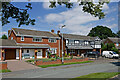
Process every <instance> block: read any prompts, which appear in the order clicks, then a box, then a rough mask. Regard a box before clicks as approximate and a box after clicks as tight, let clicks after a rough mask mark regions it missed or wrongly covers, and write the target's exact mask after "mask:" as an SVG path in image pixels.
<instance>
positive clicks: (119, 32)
mask: <svg viewBox="0 0 120 80" xmlns="http://www.w3.org/2000/svg"><path fill="white" fill-rule="evenodd" d="M117 36H118V37H119V38H120V30H119V31H118V32H117Z"/></svg>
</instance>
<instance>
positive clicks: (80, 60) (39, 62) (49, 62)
mask: <svg viewBox="0 0 120 80" xmlns="http://www.w3.org/2000/svg"><path fill="white" fill-rule="evenodd" d="M83 61H88V58H84V59H71V60H64V63H72V62H83ZM35 64H36V65H37V66H38V65H50V64H62V62H61V60H60V59H59V60H56V61H47V62H43V61H36V63H35Z"/></svg>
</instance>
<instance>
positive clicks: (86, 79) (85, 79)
mask: <svg viewBox="0 0 120 80" xmlns="http://www.w3.org/2000/svg"><path fill="white" fill-rule="evenodd" d="M118 74H120V73H119V72H101V73H91V74H88V75H83V76H80V77H76V78H72V79H70V80H109V78H112V77H114V76H116V75H118ZM111 80H113V79H111Z"/></svg>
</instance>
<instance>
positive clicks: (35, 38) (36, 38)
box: [33, 37, 42, 42]
mask: <svg viewBox="0 0 120 80" xmlns="http://www.w3.org/2000/svg"><path fill="white" fill-rule="evenodd" d="M33 42H42V38H40V37H34V38H33Z"/></svg>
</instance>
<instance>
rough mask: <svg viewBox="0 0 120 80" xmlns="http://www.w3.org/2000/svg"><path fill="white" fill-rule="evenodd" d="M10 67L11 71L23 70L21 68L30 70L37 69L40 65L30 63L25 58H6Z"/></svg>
mask: <svg viewBox="0 0 120 80" xmlns="http://www.w3.org/2000/svg"><path fill="white" fill-rule="evenodd" d="M6 61H7V65H8V69H9V70H11V71H21V70H29V69H37V68H40V67H37V66H34V65H32V64H28V63H27V62H25V61H24V60H21V61H20V60H6Z"/></svg>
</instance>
